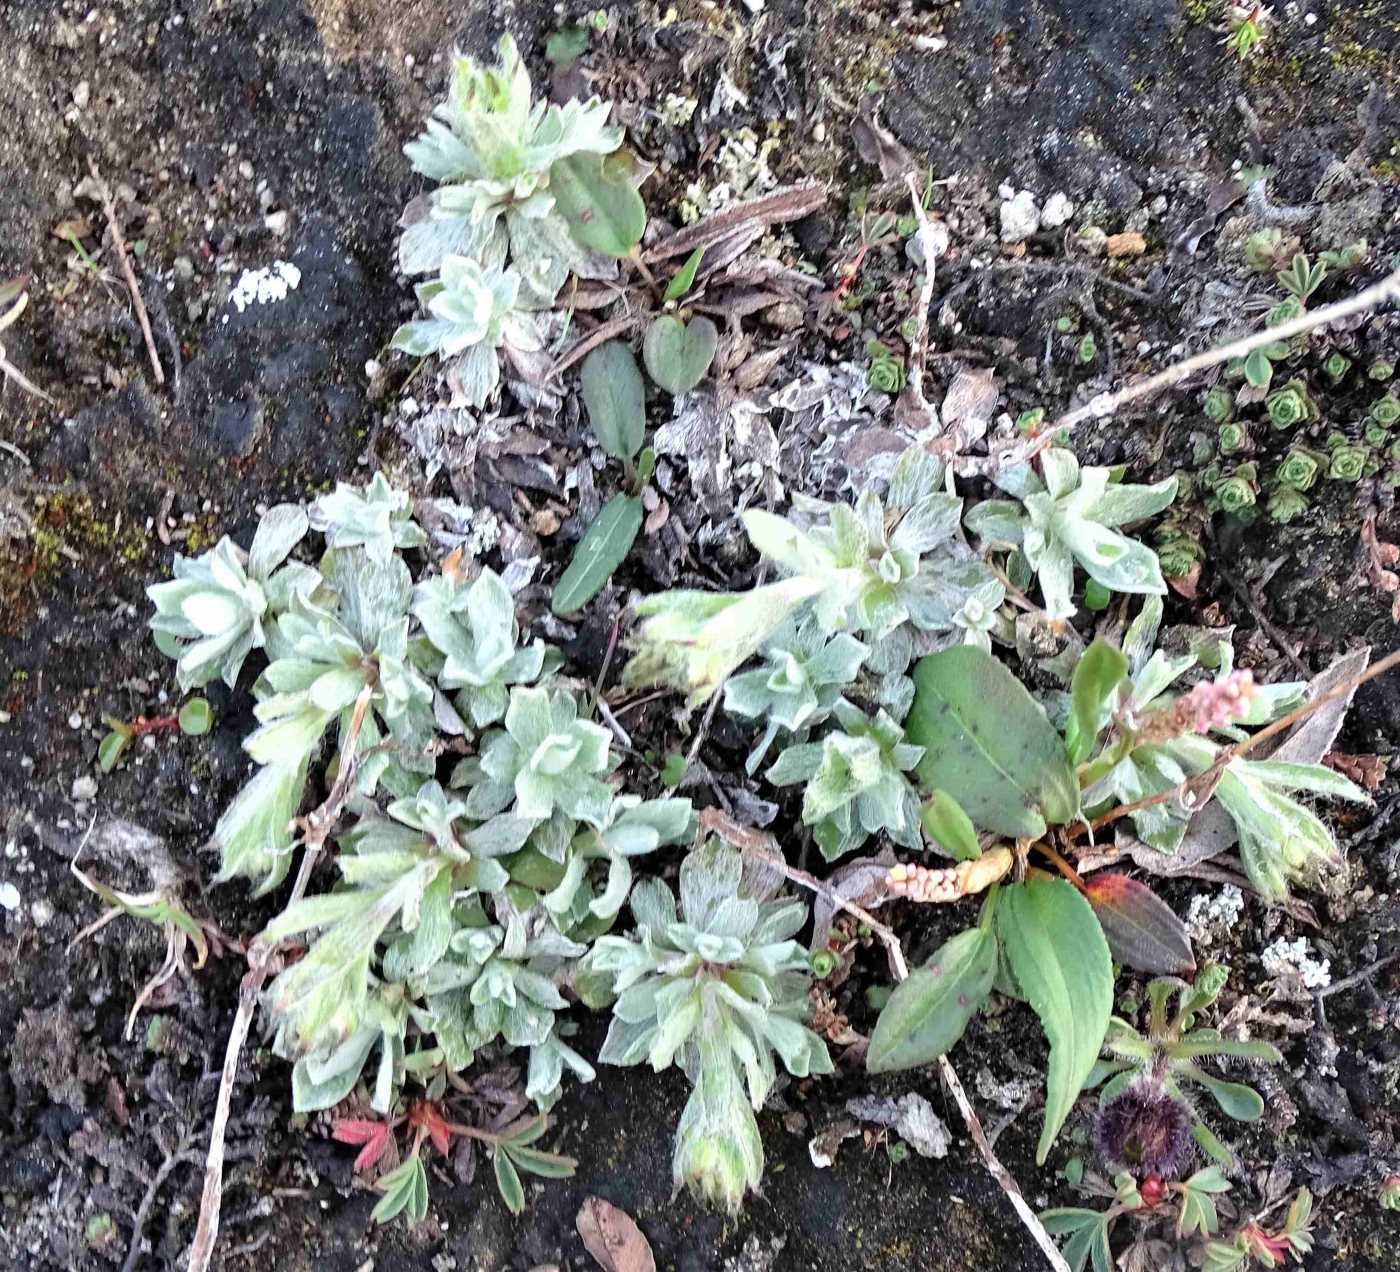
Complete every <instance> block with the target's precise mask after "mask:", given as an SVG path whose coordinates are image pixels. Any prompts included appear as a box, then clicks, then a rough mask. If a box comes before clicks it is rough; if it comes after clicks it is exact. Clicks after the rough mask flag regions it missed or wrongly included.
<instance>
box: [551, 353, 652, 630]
mask: <svg viewBox="0 0 1400 1272" xmlns="http://www.w3.org/2000/svg"><path fill="white" fill-rule="evenodd" d="M582 381H583V401H584V406H585V407H586V408H587V410H588V419H589V422H590V423H591V424H592V426H593V435H594V436H595V437H596V438H597V439H598V444H599V445H600V446H601V447H602V448H603V449H604V450H605V451H606V452H607V453H608V454H609V455H610V456H612V458H614V459H616V460H620V461H621V462H622V466H623V469H624V471H625V473H626V488H625V489H624V490H623V491H622V492H621V493H619V494H616V495H614V496H613V497H612V498H611V499H610V500H608V502H607V503H606V504H605V505H604V506H603V510H602V511H601V512H600V513H599V514H598V516H597V517H596V518H594V520H593V522H592V523H591V524H590V525H589V527H588V529H587V530H585V531H584V533H583V538H581V539H580V540H579V543H578V546H577V547H576V548H575V549H574V555H573V559H572V560H571V561H570V562H569V564H568V566H567V568H566V569H565V570H564V573H563V574H562V575H561V576H560V578H559V582H558V583H556V584H555V586H554V594H553V596H552V598H551V601H550V605H551V608H552V609H553V610H554V612H555V613H556V614H561V615H567V614H574V613H577V612H578V611H579V610H580V609H582V608H583V607H584V606H585V605H586V604H588V602H589V601H591V600H592V599H593V598H594V597H595V596H596V595H597V594H598V593H599V592H600V591H601V590H602V589H603V587H604V585H605V584H606V583H607V581H608V580H609V579H610V578H612V576H613V574H614V573H615V572H616V570H617V567H618V566H620V565H621V564H622V562H623V561H624V560H625V559H626V557H627V554H628V553H629V552H630V551H631V550H632V545H633V543H635V542H636V539H637V535H638V534H639V533H640V531H641V528H642V518H643V508H642V491H643V489H644V488H645V486H646V484H647V482H648V481H650V480H651V475H652V472H653V470H654V468H655V465H656V453H655V452H654V451H653V450H651V448H650V447H647V448H646V449H643V446H642V443H643V442H644V441H645V440H646V386H645V385H644V384H643V383H642V376H641V372H640V371H639V370H638V369H637V360H636V358H635V357H633V356H632V350H631V349H629V348H628V347H627V346H626V345H625V344H623V343H622V341H620V340H609V341H608V342H607V343H606V344H603V345H600V346H599V347H598V348H597V349H594V350H593V352H592V353H590V354H589V355H588V357H587V358H585V359H584V362H583V369H582Z"/></svg>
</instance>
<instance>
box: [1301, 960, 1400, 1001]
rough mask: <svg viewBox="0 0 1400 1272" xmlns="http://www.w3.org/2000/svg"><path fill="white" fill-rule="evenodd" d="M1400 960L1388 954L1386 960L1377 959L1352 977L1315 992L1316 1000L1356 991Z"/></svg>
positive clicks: (1344, 978)
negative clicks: (1343, 992) (1344, 991)
mask: <svg viewBox="0 0 1400 1272" xmlns="http://www.w3.org/2000/svg"><path fill="white" fill-rule="evenodd" d="M1397 960H1400V954H1387V955H1386V956H1385V957H1384V958H1381V959H1377V960H1376V961H1375V962H1374V963H1372V964H1371V965H1370V967H1363V968H1362V969H1361V970H1360V971H1359V972H1352V974H1351V975H1350V976H1346V977H1343V978H1342V979H1341V980H1339V981H1333V982H1332V983H1331V984H1330V985H1328V986H1326V987H1325V988H1323V989H1318V990H1314V991H1313V997H1314V998H1331V997H1332V995H1333V994H1340V993H1342V991H1343V990H1347V989H1355V988H1356V987H1357V986H1358V985H1362V984H1365V982H1367V981H1369V980H1370V979H1371V977H1372V976H1374V975H1375V974H1376V973H1377V972H1383V971H1385V969H1386V968H1387V967H1389V966H1390V965H1391V964H1392V963H1394V962H1396V961H1397Z"/></svg>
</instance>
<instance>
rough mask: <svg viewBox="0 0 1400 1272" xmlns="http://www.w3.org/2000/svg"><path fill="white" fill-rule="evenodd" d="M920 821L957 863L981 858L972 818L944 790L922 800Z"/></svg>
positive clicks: (980, 848)
mask: <svg viewBox="0 0 1400 1272" xmlns="http://www.w3.org/2000/svg"><path fill="white" fill-rule="evenodd" d="M919 820H920V821H921V822H922V823H923V827H924V829H925V830H926V831H928V833H929V834H930V835H932V836H933V837H934V838H935V839H936V840H937V841H938V843H939V845H940V846H941V847H942V848H944V849H945V850H946V851H947V852H949V853H951V854H952V855H953V856H954V857H956V858H957V859H958V860H959V861H973V860H975V859H976V858H978V857H980V856H981V855H982V845H981V844H979V843H978V842H977V828H976V827H975V826H974V825H973V824H972V818H970V817H969V816H968V815H967V814H966V813H965V812H964V811H963V806H962V805H961V804H959V803H958V801H957V800H955V799H954V798H953V797H952V796H951V795H949V794H948V792H947V791H941V790H940V791H934V793H933V794H932V795H930V796H929V797H928V799H927V800H925V801H924V806H923V808H922V809H921V810H920V812H919Z"/></svg>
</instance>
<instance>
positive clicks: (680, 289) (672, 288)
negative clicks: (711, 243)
mask: <svg viewBox="0 0 1400 1272" xmlns="http://www.w3.org/2000/svg"><path fill="white" fill-rule="evenodd" d="M704 255H705V249H704V248H703V247H697V248H696V249H695V250H694V251H693V252H691V254H690V255H689V256H687V257H686V258H685V264H684V265H682V266H681V267H680V269H678V270H677V271H676V272H675V274H673V275H672V276H671V281H670V282H669V283H667V284H666V294H665V295H664V296H663V297H662V299H663V300H668V301H669V300H679V299H680V298H681V297H682V296H684V295H686V293H688V292H689V291H690V289H691V288H692V287H694V286H695V271H696V270H698V269H699V268H700V258H701V257H702V256H704Z"/></svg>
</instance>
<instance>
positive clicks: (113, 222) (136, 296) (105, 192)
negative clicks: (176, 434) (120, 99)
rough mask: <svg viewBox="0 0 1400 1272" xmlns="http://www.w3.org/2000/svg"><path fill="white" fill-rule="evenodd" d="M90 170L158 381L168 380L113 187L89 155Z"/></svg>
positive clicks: (162, 382) (152, 368)
mask: <svg viewBox="0 0 1400 1272" xmlns="http://www.w3.org/2000/svg"><path fill="white" fill-rule="evenodd" d="M88 171H89V172H90V173H92V179H93V181H94V182H95V183H96V185H97V187H98V189H99V190H100V191H101V192H102V211H103V212H104V213H105V214H106V216H107V228H108V229H110V230H111V231H112V246H113V247H114V248H116V250H117V263H118V264H119V265H120V266H121V269H122V277H123V278H125V279H126V286H127V290H128V291H130V292H131V302H132V304H134V305H135V306H136V321H137V322H139V323H140V324H141V334H142V335H143V336H144V337H145V338H146V352H147V353H148V354H149V355H150V358H151V372H152V374H153V375H154V376H155V377H156V383H157V384H164V383H165V371H164V370H163V369H162V367H161V365H160V354H158V353H157V352H156V338H155V336H154V335H152V334H151V317H150V315H149V314H148V313H147V312H146V302H145V301H144V300H142V299H141V289H140V288H139V287H138V286H137V285H136V274H135V272H134V271H133V270H132V268H131V260H130V258H129V257H128V256H127V254H126V240H125V239H124V238H123V237H122V227H121V223H120V222H119V221H118V220H117V205H116V203H114V202H113V200H112V190H111V187H110V186H108V184H107V183H106V182H105V181H103V180H102V178H101V176H99V175H98V172H97V161H96V160H95V159H93V158H92V156H91V155H89V156H88Z"/></svg>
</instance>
